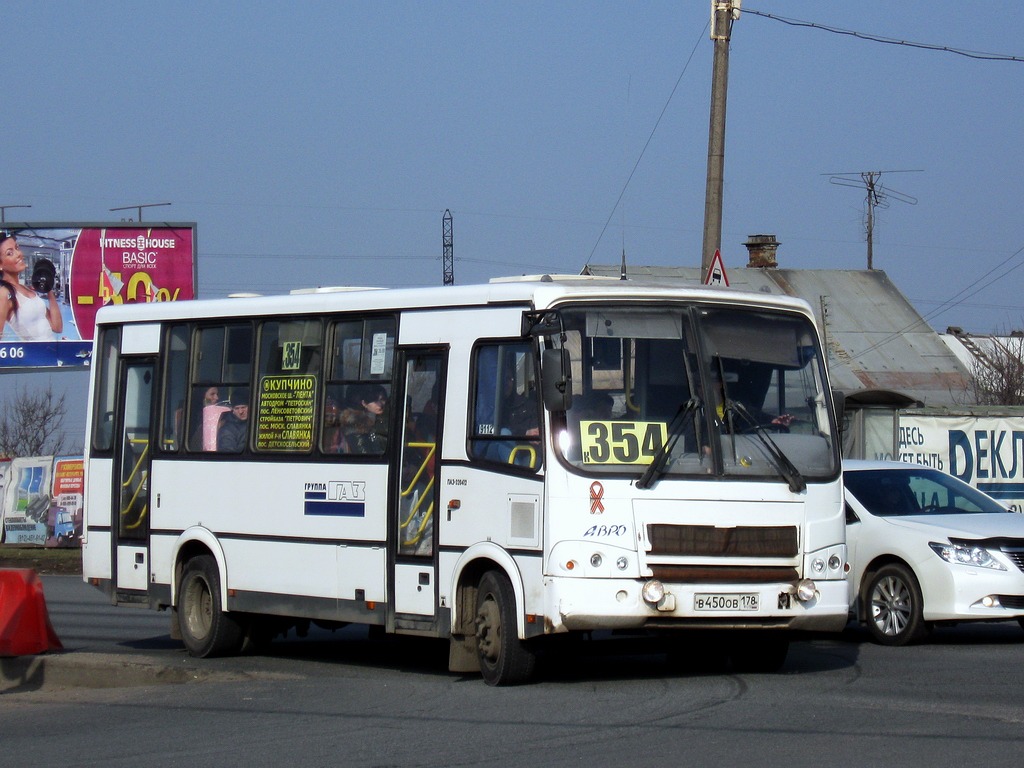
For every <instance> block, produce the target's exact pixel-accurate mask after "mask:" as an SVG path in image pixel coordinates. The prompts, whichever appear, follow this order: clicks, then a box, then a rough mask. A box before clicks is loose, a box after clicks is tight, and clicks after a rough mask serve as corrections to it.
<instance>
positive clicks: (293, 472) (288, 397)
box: [83, 276, 848, 685]
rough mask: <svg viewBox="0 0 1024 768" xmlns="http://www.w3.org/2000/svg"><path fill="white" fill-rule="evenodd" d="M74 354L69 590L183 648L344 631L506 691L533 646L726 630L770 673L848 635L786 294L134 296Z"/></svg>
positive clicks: (832, 475) (810, 374)
mask: <svg viewBox="0 0 1024 768" xmlns="http://www.w3.org/2000/svg"><path fill="white" fill-rule="evenodd" d="M93 361H94V362H93V378H92V382H91V390H90V415H89V423H88V445H87V456H86V467H87V470H86V472H87V487H86V510H85V513H86V517H85V534H84V543H83V567H84V578H85V579H86V580H87V581H88V582H90V583H92V584H93V585H95V586H97V587H98V588H100V589H102V590H103V591H104V592H106V593H107V594H108V595H109V596H110V599H111V601H112V602H113V603H116V604H123V603H136V604H140V605H144V606H149V607H151V608H155V609H160V610H165V609H170V611H171V615H172V622H171V623H172V635H174V636H175V637H179V636H180V638H181V639H182V640H183V642H184V644H185V646H186V647H187V649H188V651H189V652H190V653H191V654H193V655H194V656H199V657H205V656H213V655H219V654H232V653H237V652H240V651H242V650H244V649H246V648H247V647H249V646H256V645H258V644H259V643H260V642H266V641H268V640H269V639H271V638H272V637H274V636H276V635H277V634H278V633H280V632H287V631H288V630H289V629H291V628H297V629H299V630H300V631H301V630H302V629H303V627H304V626H308V624H309V623H310V622H313V623H315V624H316V625H318V626H324V627H338V626H343V625H345V624H350V623H360V624H365V625H370V626H371V627H376V628H377V629H375V630H374V631H386V632H393V633H405V634H413V635H423V636H430V637H439V638H448V639H449V640H450V668H451V670H453V671H458V672H467V671H476V670H479V671H480V672H482V674H483V677H484V679H485V680H486V681H487V682H488V683H490V684H498V685H503V684H514V683H519V682H522V681H524V680H526V679H528V678H529V677H530V675H531V673H532V672H533V670H534V664H535V658H536V651H537V643H538V640H539V639H540V638H542V637H544V636H557V635H560V634H563V633H574V632H577V633H578V632H588V631H595V630H622V631H633V632H639V633H643V634H655V633H661V632H664V631H676V632H678V631H689V630H737V631H735V632H729V633H727V634H726V635H725V637H726V641H727V644H728V647H730V648H732V655H733V663H734V664H736V665H737V666H738V667H740V668H747V669H775V668H778V667H779V666H780V665H781V664H782V663H783V661H784V660H785V656H786V652H787V648H788V642H789V637H790V634H791V632H792V631H794V630H815V631H820V630H840V629H842V627H843V626H844V625H845V623H846V620H847V613H848V605H847V601H846V595H847V590H846V582H845V578H846V576H845V572H846V545H845V531H844V514H843V502H842V493H841V482H842V480H841V473H840V446H839V442H840V441H839V440H838V439H837V434H838V432H837V427H836V416H835V413H834V411H833V398H832V395H831V393H830V390H829V386H828V378H827V373H826V369H825V365H824V361H823V355H822V349H821V344H820V340H819V337H818V333H817V330H816V327H815V321H814V317H813V314H812V312H811V311H810V308H809V307H808V305H807V304H806V303H804V302H802V301H799V300H795V299H790V298H787V297H779V296H768V295H761V294H747V293H742V292H736V291H729V290H718V289H710V288H693V289H678V288H666V287H664V286H657V285H644V284H638V283H634V282H632V281H619V280H609V279H601V278H575V279H570V278H568V277H565V278H558V277H556V278H551V277H550V276H543V277H542V278H540V279H531V278H516V279H508V280H496V281H493V282H492V283H490V284H488V285H482V286H463V287H444V288H421V289H409V290H372V289H318V290H316V291H309V292H303V293H302V294H301V295H288V296H276V297H249V298H237V299H223V300H215V301H190V302H177V303H152V304H135V305H130V306H112V307H108V308H104V309H102V310H101V311H100V312H99V314H98V316H97V336H96V342H95V351H94V357H93ZM740 630H742V631H740ZM732 640H735V641H736V642H734V643H733V642H732Z"/></svg>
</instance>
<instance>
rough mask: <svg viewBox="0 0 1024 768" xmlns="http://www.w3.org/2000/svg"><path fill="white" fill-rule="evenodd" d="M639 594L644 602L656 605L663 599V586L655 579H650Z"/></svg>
mask: <svg viewBox="0 0 1024 768" xmlns="http://www.w3.org/2000/svg"><path fill="white" fill-rule="evenodd" d="M640 594H641V595H643V598H644V602H647V603H650V604H651V605H657V604H658V603H660V602H661V600H662V598H663V597H665V585H664V584H662V583H661V582H660V581H658V580H657V579H651V580H650V581H648V582H647V583H646V584H644V586H643V589H641V590H640Z"/></svg>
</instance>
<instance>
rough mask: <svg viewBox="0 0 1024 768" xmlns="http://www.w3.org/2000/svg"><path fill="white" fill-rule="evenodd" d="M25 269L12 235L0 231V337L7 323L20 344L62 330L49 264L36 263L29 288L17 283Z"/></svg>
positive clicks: (47, 339)
mask: <svg viewBox="0 0 1024 768" xmlns="http://www.w3.org/2000/svg"><path fill="white" fill-rule="evenodd" d="M27 267H28V264H27V263H26V261H25V256H24V254H22V252H21V248H19V247H18V239H17V237H16V236H15V233H14V232H13V231H11V230H9V229H0V268H2V273H0V283H2V285H0V337H2V336H3V331H4V326H5V324H8V323H9V324H10V326H11V328H13V329H14V332H15V333H16V334H18V336H19V337H20V338H21V340H22V341H49V340H51V339H53V336H54V334H55V333H60V332H61V331H62V330H64V319H63V318H62V317H61V314H60V307H59V306H58V305H57V297H56V296H55V295H54V292H53V288H54V277H55V270H54V268H53V264H52V263H51V262H50V261H48V260H47V259H42V260H40V262H39V263H38V264H37V265H36V269H35V271H34V273H33V275H32V288H29V287H27V286H24V285H22V284H21V273H22V272H24V271H25V269H26V268H27ZM33 289H35V290H33Z"/></svg>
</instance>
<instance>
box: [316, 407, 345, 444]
mask: <svg viewBox="0 0 1024 768" xmlns="http://www.w3.org/2000/svg"><path fill="white" fill-rule="evenodd" d="M321 449H322V450H323V452H324V453H348V452H349V448H348V441H347V440H346V439H345V435H344V433H343V432H342V431H341V409H340V408H339V407H338V401H337V400H335V399H334V398H333V397H328V398H327V400H326V402H325V403H324V433H323V441H322V443H321Z"/></svg>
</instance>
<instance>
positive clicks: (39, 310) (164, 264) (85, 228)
mask: <svg viewBox="0 0 1024 768" xmlns="http://www.w3.org/2000/svg"><path fill="white" fill-rule="evenodd" d="M11 235H13V238H14V242H16V243H17V247H18V248H19V249H20V251H21V253H22V256H23V257H24V267H23V268H22V267H20V266H19V267H18V268H17V269H18V271H17V274H14V273H12V272H4V274H3V277H4V280H5V281H8V282H11V281H13V280H15V279H16V280H17V281H18V282H20V283H21V285H22V286H24V287H25V290H21V291H19V292H18V293H17V300H18V305H19V306H18V310H17V311H16V312H14V311H12V312H11V313H10V314H9V316H8V317H7V318H4V320H5V322H4V323H3V334H2V336H0V372H3V371H7V370H24V369H26V368H63V367H79V368H80V367H83V366H88V365H89V361H90V357H91V355H92V338H93V331H94V328H95V321H96V313H97V312H98V311H99V309H100V308H101V307H103V306H105V305H107V304H132V303H136V302H150V301H182V300H185V299H192V298H195V295H196V269H197V267H196V228H195V224H189V223H183V224H177V223H161V224H156V225H153V226H146V225H145V224H143V223H141V222H138V223H133V222H118V223H108V224H104V223H98V224H30V223H11V222H5V223H3V224H0V237H4V238H5V239H4V240H3V241H0V247H9V246H10V245H11V241H9V239H8V238H9V236H11ZM46 262H49V265H52V269H51V268H50V267H49V266H47V264H46ZM5 263H11V260H9V261H8V262H5ZM18 263H19V264H20V262H18ZM45 272H49V275H50V276H49V282H46V278H45V276H44V277H43V278H41V282H37V279H40V278H38V276H39V275H40V274H41V273H45ZM40 288H49V290H48V291H46V290H42V291H41V290H39V289H40ZM33 289H34V290H33ZM37 302H39V303H38V304H37ZM9 303H10V302H9V289H7V288H3V289H0V307H2V306H8V305H9ZM58 316H59V317H58Z"/></svg>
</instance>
